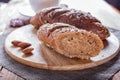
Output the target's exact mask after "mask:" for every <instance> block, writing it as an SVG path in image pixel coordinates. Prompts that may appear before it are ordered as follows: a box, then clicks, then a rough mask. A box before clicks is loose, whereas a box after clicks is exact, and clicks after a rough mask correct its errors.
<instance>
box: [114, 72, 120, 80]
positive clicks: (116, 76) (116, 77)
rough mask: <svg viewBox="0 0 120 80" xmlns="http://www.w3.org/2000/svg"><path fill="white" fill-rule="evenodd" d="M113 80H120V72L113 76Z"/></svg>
mask: <svg viewBox="0 0 120 80" xmlns="http://www.w3.org/2000/svg"><path fill="white" fill-rule="evenodd" d="M112 80H120V71H119V72H117V73H116V74H115V75H114V76H113V78H112Z"/></svg>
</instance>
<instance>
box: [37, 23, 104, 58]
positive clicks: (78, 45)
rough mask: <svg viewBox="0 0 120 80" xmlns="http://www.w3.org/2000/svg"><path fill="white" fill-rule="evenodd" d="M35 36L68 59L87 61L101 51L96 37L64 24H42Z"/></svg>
mask: <svg viewBox="0 0 120 80" xmlns="http://www.w3.org/2000/svg"><path fill="white" fill-rule="evenodd" d="M37 36H38V38H39V40H41V41H43V43H45V44H46V45H49V46H50V47H51V48H53V49H54V50H55V51H56V52H58V53H60V54H62V55H65V56H67V57H70V58H74V57H77V58H81V59H89V58H90V57H94V56H96V55H98V54H99V52H100V51H101V50H102V49H103V42H102V40H101V39H100V38H99V37H98V35H96V34H94V33H91V32H88V31H86V30H82V29H78V28H75V27H74V26H71V25H69V24H65V23H53V24H49V23H48V24H44V25H43V26H41V27H40V28H39V30H38V32H37Z"/></svg>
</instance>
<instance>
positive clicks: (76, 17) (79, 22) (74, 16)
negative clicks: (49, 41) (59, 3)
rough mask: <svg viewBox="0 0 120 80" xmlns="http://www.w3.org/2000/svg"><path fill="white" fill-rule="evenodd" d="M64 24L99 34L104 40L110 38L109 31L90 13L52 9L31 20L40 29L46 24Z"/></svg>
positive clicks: (58, 8) (59, 8) (39, 13)
mask: <svg viewBox="0 0 120 80" xmlns="http://www.w3.org/2000/svg"><path fill="white" fill-rule="evenodd" d="M55 22H62V23H67V24H70V25H73V26H75V27H77V28H79V29H84V30H87V31H90V32H93V33H95V34H97V35H98V36H99V37H100V38H101V39H102V40H104V39H106V38H107V37H109V35H110V34H109V31H108V29H107V28H106V27H105V26H104V25H102V23H101V22H100V21H99V20H98V19H96V18H95V17H93V16H92V15H91V14H90V13H87V12H83V11H80V10H74V9H68V8H61V7H52V8H46V9H43V10H41V11H40V12H38V13H37V14H36V15H35V16H34V17H32V18H31V20H30V23H31V24H32V25H34V26H35V28H37V29H38V28H39V27H40V26H41V25H43V24H46V23H51V24H52V23H55Z"/></svg>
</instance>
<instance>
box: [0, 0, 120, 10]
mask: <svg viewBox="0 0 120 80" xmlns="http://www.w3.org/2000/svg"><path fill="white" fill-rule="evenodd" d="M9 1H10V0H0V2H2V3H3V2H4V3H7V2H9ZM105 1H106V2H107V3H109V4H111V5H113V6H114V7H116V8H117V9H119V10H120V0H105Z"/></svg>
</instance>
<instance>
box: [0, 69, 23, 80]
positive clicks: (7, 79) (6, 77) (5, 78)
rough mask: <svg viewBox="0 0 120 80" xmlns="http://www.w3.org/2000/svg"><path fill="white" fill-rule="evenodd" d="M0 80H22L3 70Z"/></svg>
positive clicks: (0, 73)
mask: <svg viewBox="0 0 120 80" xmlns="http://www.w3.org/2000/svg"><path fill="white" fill-rule="evenodd" d="M0 80H24V79H23V78H21V77H19V76H17V75H15V74H14V73H12V72H10V71H8V70H7V69H5V68H3V69H2V70H1V72H0Z"/></svg>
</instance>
